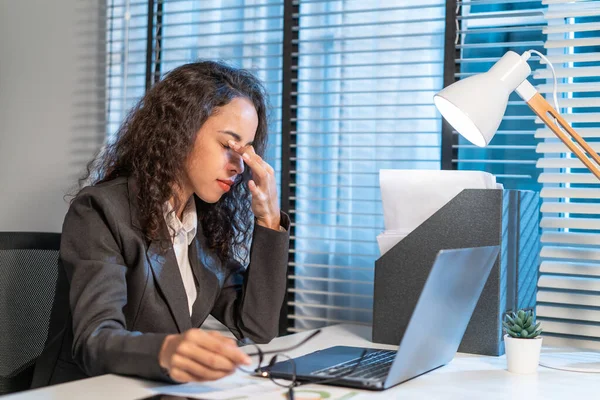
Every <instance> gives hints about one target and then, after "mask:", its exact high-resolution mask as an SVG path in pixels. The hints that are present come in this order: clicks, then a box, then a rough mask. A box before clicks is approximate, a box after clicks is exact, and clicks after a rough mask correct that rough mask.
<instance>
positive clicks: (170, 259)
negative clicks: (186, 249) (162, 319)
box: [147, 240, 192, 332]
mask: <svg viewBox="0 0 600 400" xmlns="http://www.w3.org/2000/svg"><path fill="white" fill-rule="evenodd" d="M163 245H164V244H163ZM147 256H148V260H149V261H150V265H151V267H152V273H153V274H154V279H155V280H156V282H157V283H158V286H159V288H160V290H161V291H162V293H163V295H164V296H165V300H166V301H167V304H168V306H169V309H170V310H171V314H172V315H173V319H174V320H175V323H177V328H178V329H179V332H184V331H186V330H188V329H190V328H191V327H192V324H191V319H190V313H189V307H188V302H187V295H186V292H185V288H184V286H183V281H182V280H181V274H180V273H179V267H178V265H177V258H175V253H174V252H173V247H169V248H168V249H161V240H153V241H152V242H151V243H150V246H149V247H148V252H147Z"/></svg>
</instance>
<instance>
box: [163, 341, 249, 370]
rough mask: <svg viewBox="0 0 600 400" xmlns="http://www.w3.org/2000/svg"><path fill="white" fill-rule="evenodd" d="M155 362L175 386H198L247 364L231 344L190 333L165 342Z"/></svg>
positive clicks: (242, 354) (247, 359) (243, 356)
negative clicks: (196, 383)
mask: <svg viewBox="0 0 600 400" xmlns="http://www.w3.org/2000/svg"><path fill="white" fill-rule="evenodd" d="M158 362H159V364H160V366H161V367H162V368H165V369H166V370H167V371H168V373H169V376H170V377H171V379H173V380H175V381H177V382H202V381H212V380H216V379H220V378H223V377H224V376H227V375H230V374H232V373H233V372H235V369H236V368H237V367H238V366H239V365H248V364H250V362H251V360H250V357H248V356H247V355H246V354H245V353H244V352H243V351H241V350H240V349H239V348H238V347H237V345H236V342H235V340H233V339H229V338H226V337H225V336H223V335H221V334H220V333H218V332H214V331H204V330H202V329H190V330H188V331H186V332H184V333H182V334H178V335H169V336H167V337H166V338H165V340H164V342H163V344H162V346H161V349H160V353H159V355H158Z"/></svg>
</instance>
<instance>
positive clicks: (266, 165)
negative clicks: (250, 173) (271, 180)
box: [263, 161, 275, 175]
mask: <svg viewBox="0 0 600 400" xmlns="http://www.w3.org/2000/svg"><path fill="white" fill-rule="evenodd" d="M263 163H264V167H265V170H266V171H267V172H268V173H269V175H275V170H274V169H273V167H271V165H269V163H267V162H266V161H263Z"/></svg>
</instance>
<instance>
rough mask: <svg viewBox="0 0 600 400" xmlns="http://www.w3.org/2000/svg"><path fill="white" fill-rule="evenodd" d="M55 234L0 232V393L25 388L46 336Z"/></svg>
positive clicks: (57, 241)
mask: <svg viewBox="0 0 600 400" xmlns="http://www.w3.org/2000/svg"><path fill="white" fill-rule="evenodd" d="M59 246H60V234H58V233H40V232H0V395H2V394H5V393H12V392H16V391H19V390H25V389H28V388H29V385H30V383H31V378H32V374H33V368H34V364H35V361H36V359H37V357H38V356H39V355H40V354H41V352H42V350H43V349H44V345H45V342H46V338H47V336H48V327H49V324H50V314H51V311H52V305H53V301H54V297H55V291H56V285H57V279H58V277H59V273H58V268H59V267H58V250H59Z"/></svg>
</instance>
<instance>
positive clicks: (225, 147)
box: [221, 143, 231, 150]
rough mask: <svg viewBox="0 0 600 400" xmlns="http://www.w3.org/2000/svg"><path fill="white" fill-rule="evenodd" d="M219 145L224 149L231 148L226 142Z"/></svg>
mask: <svg viewBox="0 0 600 400" xmlns="http://www.w3.org/2000/svg"><path fill="white" fill-rule="evenodd" d="M221 146H223V148H224V149H227V150H231V147H229V145H227V144H224V143H221Z"/></svg>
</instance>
